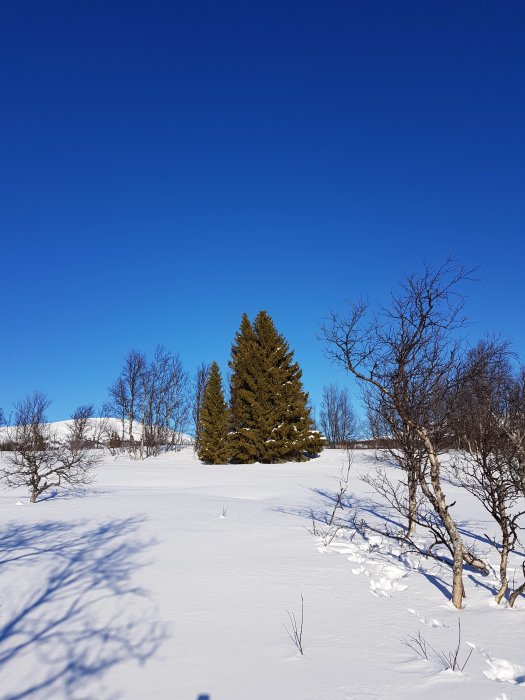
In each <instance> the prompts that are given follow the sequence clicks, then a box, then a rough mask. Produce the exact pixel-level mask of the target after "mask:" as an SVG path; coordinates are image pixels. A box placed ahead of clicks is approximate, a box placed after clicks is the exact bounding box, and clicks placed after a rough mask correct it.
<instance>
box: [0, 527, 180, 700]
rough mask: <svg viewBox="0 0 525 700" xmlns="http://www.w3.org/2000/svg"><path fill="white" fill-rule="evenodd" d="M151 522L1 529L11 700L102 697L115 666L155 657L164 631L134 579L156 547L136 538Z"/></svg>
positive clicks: (1, 631)
mask: <svg viewBox="0 0 525 700" xmlns="http://www.w3.org/2000/svg"><path fill="white" fill-rule="evenodd" d="M142 522H143V519H142V518H138V517H133V518H126V519H122V520H112V521H108V522H106V523H103V524H101V525H98V526H96V527H92V528H89V527H87V526H86V524H85V523H82V522H76V523H66V522H46V523H40V524H31V525H27V524H18V523H12V524H9V525H7V526H6V527H5V528H4V530H3V531H0V590H1V593H0V596H1V599H2V610H1V617H0V677H2V678H3V679H4V680H3V681H2V689H1V691H0V693H1V697H2V700H21V699H22V698H67V699H71V700H73V699H75V698H80V697H82V698H86V697H97V698H99V699H100V700H102V698H106V697H110V696H109V695H107V694H106V695H104V688H103V686H102V679H103V676H104V674H105V673H106V672H107V671H108V670H109V669H111V668H112V667H114V666H116V665H118V664H121V663H123V662H126V661H135V662H138V663H141V664H142V663H145V662H146V661H147V660H148V659H149V658H150V657H151V656H152V655H153V654H154V653H155V651H156V650H157V649H158V647H159V645H160V644H161V642H162V641H163V639H164V638H165V636H166V635H165V631H164V629H163V627H162V625H161V624H160V623H158V622H156V621H155V610H154V606H153V604H152V602H151V600H150V599H149V598H148V596H147V594H146V592H145V591H144V590H142V589H140V588H138V587H136V586H134V585H133V582H132V579H133V574H134V572H135V571H136V570H137V569H138V568H139V567H140V566H142V565H143V564H144V562H143V561H142V562H141V561H140V556H141V555H142V554H143V553H144V551H145V550H146V548H147V547H149V546H150V545H151V544H152V542H144V541H140V540H139V539H138V537H137V531H138V529H139V526H140V525H141V523H142ZM7 679H9V681H10V682H9V686H10V687H9V689H8V688H7V687H6V686H7V685H8V683H7ZM88 689H89V690H88ZM111 698H115V694H114V693H113V694H112V695H111Z"/></svg>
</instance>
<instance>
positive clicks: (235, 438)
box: [229, 314, 261, 464]
mask: <svg viewBox="0 0 525 700" xmlns="http://www.w3.org/2000/svg"><path fill="white" fill-rule="evenodd" d="M229 367H230V369H231V370H232V375H231V381H230V415H231V435H230V446H231V452H232V462H235V463H238V464H245V463H251V462H256V461H258V459H259V456H260V452H261V448H260V442H261V437H260V426H259V417H258V405H257V391H258V390H257V387H258V375H259V349H258V345H257V338H256V336H255V333H254V331H253V327H252V324H251V323H250V320H249V319H248V316H247V315H246V314H243V316H242V320H241V327H240V329H239V331H238V332H237V335H236V336H235V340H234V342H233V345H232V351H231V360H230V362H229Z"/></svg>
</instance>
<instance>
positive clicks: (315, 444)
mask: <svg viewBox="0 0 525 700" xmlns="http://www.w3.org/2000/svg"><path fill="white" fill-rule="evenodd" d="M230 367H231V368H232V370H233V373H232V381H231V395H232V402H231V413H232V443H233V445H234V450H233V458H234V460H235V461H236V462H253V461H260V462H269V463H272V462H283V461H298V460H304V459H308V458H309V457H311V456H313V455H315V454H318V453H319V452H320V451H321V450H322V447H323V444H322V439H321V436H320V435H319V433H318V432H316V431H314V430H313V422H312V419H311V416H310V410H309V408H308V394H306V393H305V392H304V391H303V387H302V383H301V376H302V372H301V369H300V368H299V365H298V364H297V362H294V360H293V351H292V350H290V347H289V345H288V343H287V341H286V340H285V338H284V337H283V336H282V335H280V334H279V333H278V332H277V330H276V328H275V325H274V323H273V320H272V319H271V317H270V316H269V314H267V313H266V312H265V311H261V312H260V313H259V314H258V315H257V317H256V319H255V321H254V324H253V326H252V324H250V321H249V320H248V317H247V316H246V314H245V315H244V316H243V319H242V323H241V329H240V331H239V333H238V334H237V336H236V340H235V343H234V345H233V348H232V361H231V363H230Z"/></svg>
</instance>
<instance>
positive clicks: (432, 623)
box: [407, 608, 448, 628]
mask: <svg viewBox="0 0 525 700" xmlns="http://www.w3.org/2000/svg"><path fill="white" fill-rule="evenodd" d="M407 610H408V612H409V613H411V614H412V615H415V616H416V617H417V619H418V620H419V621H420V622H421V623H422V624H423V625H426V626H427V627H433V628H436V627H448V625H445V624H444V623H443V622H441V620H436V618H434V617H432V618H430V617H423V615H421V613H418V612H417V610H413V609H412V608H407Z"/></svg>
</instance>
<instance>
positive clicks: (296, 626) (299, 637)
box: [283, 593, 304, 656]
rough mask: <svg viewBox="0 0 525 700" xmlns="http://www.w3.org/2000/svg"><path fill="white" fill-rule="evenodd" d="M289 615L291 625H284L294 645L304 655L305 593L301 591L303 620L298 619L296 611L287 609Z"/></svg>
mask: <svg viewBox="0 0 525 700" xmlns="http://www.w3.org/2000/svg"><path fill="white" fill-rule="evenodd" d="M286 613H287V615H288V620H289V622H290V626H289V627H288V626H287V625H283V626H284V629H285V630H286V633H287V634H288V636H289V637H290V639H291V640H292V643H293V645H294V646H295V647H296V648H297V649H298V650H299V653H300V654H301V656H303V655H304V651H303V624H304V598H303V594H302V593H301V620H300V621H298V620H297V618H296V617H295V613H293V612H290V611H289V610H287V611H286Z"/></svg>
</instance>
